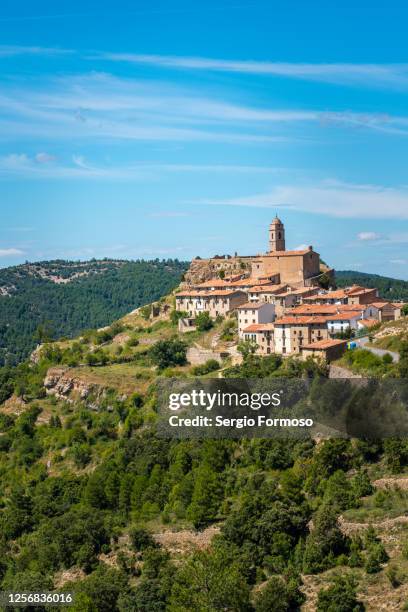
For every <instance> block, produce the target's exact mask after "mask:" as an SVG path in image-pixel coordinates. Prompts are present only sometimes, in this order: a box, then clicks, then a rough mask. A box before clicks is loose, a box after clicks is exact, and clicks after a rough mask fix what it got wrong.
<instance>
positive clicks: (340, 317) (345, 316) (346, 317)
mask: <svg viewBox="0 0 408 612" xmlns="http://www.w3.org/2000/svg"><path fill="white" fill-rule="evenodd" d="M356 317H361V311H360V312H358V311H356V310H353V311H351V312H339V313H337V314H335V315H330V316H328V317H326V318H327V320H328V321H351V319H355V318H356Z"/></svg>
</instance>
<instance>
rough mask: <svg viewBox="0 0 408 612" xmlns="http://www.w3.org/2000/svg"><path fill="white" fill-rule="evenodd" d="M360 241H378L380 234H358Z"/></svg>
mask: <svg viewBox="0 0 408 612" xmlns="http://www.w3.org/2000/svg"><path fill="white" fill-rule="evenodd" d="M357 238H358V240H362V241H363V242H364V241H370V240H378V239H379V238H380V234H377V233H376V232H360V233H359V234H357Z"/></svg>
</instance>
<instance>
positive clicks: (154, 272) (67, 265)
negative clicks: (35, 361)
mask: <svg viewBox="0 0 408 612" xmlns="http://www.w3.org/2000/svg"><path fill="white" fill-rule="evenodd" d="M186 267H187V264H186V263H184V262H179V261H178V260H167V261H159V260H155V261H134V262H126V261H111V260H106V261H90V262H84V263H80V262H66V261H51V262H41V263H38V264H26V265H23V266H17V267H13V268H5V269H2V270H0V365H4V364H16V363H18V362H19V361H21V360H22V359H24V358H25V357H26V356H27V355H28V354H29V352H30V351H31V350H32V349H33V348H34V347H35V345H36V342H37V341H38V340H40V341H44V340H45V339H47V338H51V339H52V338H60V337H62V336H67V337H73V336H76V335H78V334H79V333H80V332H81V331H82V330H84V329H87V328H93V327H103V326H105V325H108V324H109V323H110V322H111V321H112V320H114V319H117V318H119V317H121V316H122V315H124V314H126V313H127V312H129V311H131V310H133V309H134V308H137V307H138V306H141V305H143V304H146V303H149V302H153V301H155V300H157V299H158V298H160V297H161V296H162V295H164V294H166V293H168V292H169V291H170V290H171V289H173V288H174V287H175V286H177V285H178V283H179V282H180V278H181V276H182V274H183V272H184V271H185V270H186ZM57 281H58V282H57ZM62 281H63V282H62ZM67 281H68V282H67Z"/></svg>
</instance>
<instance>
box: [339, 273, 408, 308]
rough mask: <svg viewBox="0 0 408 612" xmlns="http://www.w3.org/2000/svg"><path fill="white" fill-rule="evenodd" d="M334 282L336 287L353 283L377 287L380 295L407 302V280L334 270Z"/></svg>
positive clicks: (395, 300) (388, 298)
mask: <svg viewBox="0 0 408 612" xmlns="http://www.w3.org/2000/svg"><path fill="white" fill-rule="evenodd" d="M336 283H337V286H338V287H348V286H350V285H354V284H355V285H363V286H364V287H377V288H378V290H379V294H380V297H382V298H384V299H387V300H391V301H393V302H398V301H403V302H408V281H404V280H399V279H396V278H388V277H387V276H379V275H378V274H367V273H365V272H353V271H351V270H341V271H336Z"/></svg>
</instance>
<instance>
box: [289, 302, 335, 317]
mask: <svg viewBox="0 0 408 612" xmlns="http://www.w3.org/2000/svg"><path fill="white" fill-rule="evenodd" d="M338 309H339V306H336V304H301V305H300V306H296V307H295V308H291V310H290V314H291V315H305V314H337V312H338Z"/></svg>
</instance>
